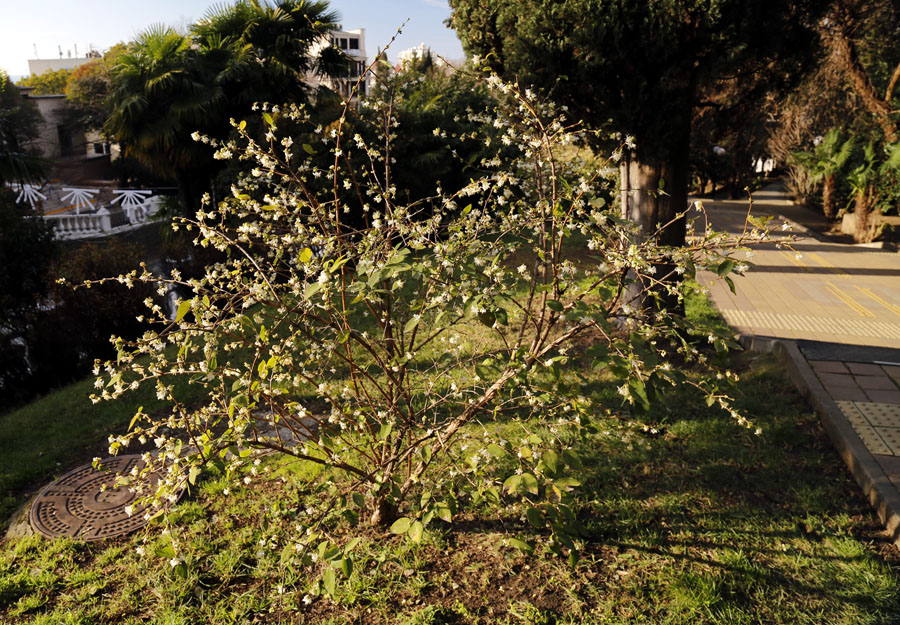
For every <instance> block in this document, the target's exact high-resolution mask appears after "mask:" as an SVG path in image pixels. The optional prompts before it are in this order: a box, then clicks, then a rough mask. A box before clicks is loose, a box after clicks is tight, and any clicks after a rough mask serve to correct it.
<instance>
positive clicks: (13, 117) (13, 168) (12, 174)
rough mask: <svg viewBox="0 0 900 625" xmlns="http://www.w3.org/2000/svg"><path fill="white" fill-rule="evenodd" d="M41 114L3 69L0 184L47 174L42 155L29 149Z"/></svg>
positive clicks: (0, 115) (35, 134)
mask: <svg viewBox="0 0 900 625" xmlns="http://www.w3.org/2000/svg"><path fill="white" fill-rule="evenodd" d="M40 123H41V114H40V113H39V112H38V110H37V107H35V106H34V104H33V103H32V102H29V101H28V100H26V99H25V98H23V97H22V95H21V94H20V93H19V89H18V88H17V87H16V86H15V85H14V84H13V83H12V81H11V80H10V79H9V76H8V75H7V74H6V72H4V71H2V70H0V185H2V184H3V183H5V182H33V181H36V180H40V179H41V178H43V177H44V175H45V174H46V169H47V168H46V164H45V162H44V160H43V159H41V158H40V157H38V156H37V155H35V154H34V153H32V151H30V150H29V149H28V147H27V146H28V142H29V141H30V140H31V139H34V138H35V137H37V134H38V127H39V125H40Z"/></svg>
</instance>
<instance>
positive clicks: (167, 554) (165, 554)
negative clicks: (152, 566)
mask: <svg viewBox="0 0 900 625" xmlns="http://www.w3.org/2000/svg"><path fill="white" fill-rule="evenodd" d="M153 553H154V554H156V556H157V557H158V558H166V559H167V560H170V559H172V558H174V557H175V548H174V547H172V545H165V546H163V547H157V548H156V549H155V550H154V552H153Z"/></svg>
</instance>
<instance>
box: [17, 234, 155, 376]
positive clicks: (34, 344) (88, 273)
mask: <svg viewBox="0 0 900 625" xmlns="http://www.w3.org/2000/svg"><path fill="white" fill-rule="evenodd" d="M146 256H147V254H146V250H143V249H141V246H140V245H135V244H134V243H131V242H125V241H121V240H119V239H115V238H109V239H105V240H103V241H100V242H88V243H83V244H75V245H69V246H67V247H66V248H64V249H62V250H61V253H60V254H59V256H58V257H57V258H56V259H55V261H54V262H53V263H52V265H51V266H50V268H49V272H50V274H51V275H52V276H54V277H55V278H56V279H62V280H64V281H65V283H62V284H60V283H57V282H56V281H55V280H54V282H53V283H52V284H51V286H50V288H49V290H48V292H47V299H48V300H49V301H50V302H52V306H47V307H44V308H43V309H41V310H35V311H33V312H32V321H31V322H30V323H29V330H28V334H27V336H26V343H27V345H28V350H29V359H30V361H31V374H32V377H33V378H34V380H35V383H34V386H37V387H39V390H46V389H48V388H52V387H54V386H58V385H60V384H65V383H67V382H70V381H72V380H74V379H77V378H78V377H81V376H84V375H86V374H88V373H89V372H90V371H91V367H92V366H93V364H94V360H95V359H96V358H110V357H112V356H113V355H114V354H115V350H114V348H113V346H112V344H111V343H110V340H109V339H110V336H112V335H116V336H122V337H126V338H128V339H134V338H137V337H138V336H140V335H141V333H143V331H144V330H145V329H146V326H145V324H143V323H142V322H141V321H139V317H141V316H142V315H144V314H145V313H146V311H147V308H146V306H145V305H144V300H146V299H147V298H150V299H151V300H154V301H155V300H158V299H159V298H158V296H157V295H156V293H155V289H154V288H152V287H151V286H150V285H146V284H140V283H139V284H132V285H131V286H130V287H129V286H128V285H126V284H119V283H117V282H107V283H104V284H98V285H95V286H93V287H92V288H90V289H85V288H77V289H73V286H72V285H80V284H81V283H82V282H84V281H85V280H97V279H99V278H104V277H108V276H110V275H117V274H122V273H127V272H129V271H132V270H135V269H137V268H138V267H139V265H140V262H141V261H142V260H143V259H144V258H146Z"/></svg>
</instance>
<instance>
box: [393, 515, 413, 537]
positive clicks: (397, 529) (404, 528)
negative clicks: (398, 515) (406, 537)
mask: <svg viewBox="0 0 900 625" xmlns="http://www.w3.org/2000/svg"><path fill="white" fill-rule="evenodd" d="M410 525H412V520H411V519H407V518H406V517H403V518H402V519H397V520H396V521H394V523H393V525H391V530H390V531H391V534H405V533H406V532H408V531H409V526H410Z"/></svg>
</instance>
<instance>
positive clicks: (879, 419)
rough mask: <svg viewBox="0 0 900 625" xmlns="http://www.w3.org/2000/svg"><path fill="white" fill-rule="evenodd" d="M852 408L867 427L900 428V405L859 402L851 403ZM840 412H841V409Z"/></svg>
mask: <svg viewBox="0 0 900 625" xmlns="http://www.w3.org/2000/svg"><path fill="white" fill-rule="evenodd" d="M853 408H854V409H855V410H856V411H858V412H859V413H860V414H861V415H862V416H863V418H864V419H865V420H866V422H867V423H868V425H873V426H875V427H892V428H900V404H879V403H875V402H862V401H859V402H853ZM841 410H842V411H843V408H842V409H841ZM844 414H847V413H846V412H845V413H844ZM848 418H849V417H848Z"/></svg>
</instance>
